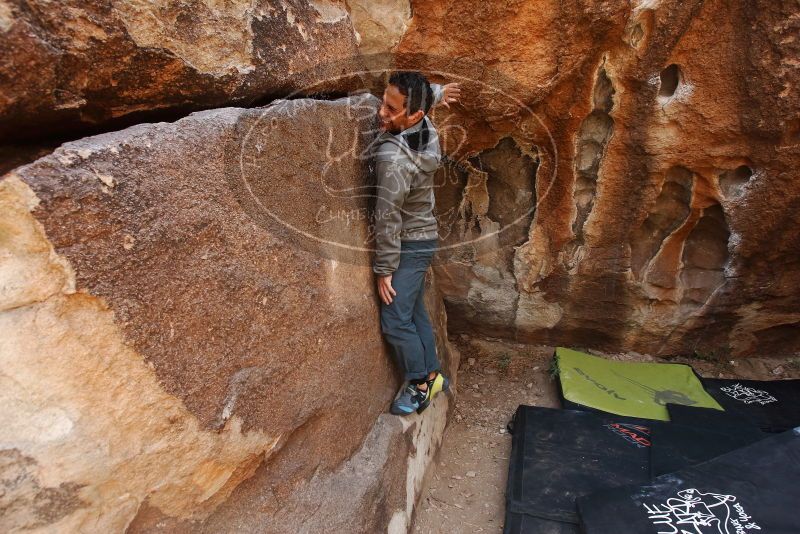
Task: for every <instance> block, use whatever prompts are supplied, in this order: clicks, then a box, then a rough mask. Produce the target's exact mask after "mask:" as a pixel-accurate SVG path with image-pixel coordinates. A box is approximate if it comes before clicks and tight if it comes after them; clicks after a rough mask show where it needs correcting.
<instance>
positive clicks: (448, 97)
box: [439, 82, 461, 109]
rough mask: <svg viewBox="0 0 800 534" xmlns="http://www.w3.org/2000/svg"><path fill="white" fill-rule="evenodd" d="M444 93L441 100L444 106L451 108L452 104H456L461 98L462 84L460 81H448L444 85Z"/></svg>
mask: <svg viewBox="0 0 800 534" xmlns="http://www.w3.org/2000/svg"><path fill="white" fill-rule="evenodd" d="M442 90H443V91H444V95H442V101H441V102H439V103H440V104H442V105H443V106H444V107H446V108H448V109H450V104H456V103H458V102H459V101H460V100H461V86H460V85H459V84H458V83H455V82H453V83H448V84H447V85H443V86H442Z"/></svg>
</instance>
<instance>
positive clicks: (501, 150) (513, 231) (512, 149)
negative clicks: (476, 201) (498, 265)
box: [470, 137, 539, 268]
mask: <svg viewBox="0 0 800 534" xmlns="http://www.w3.org/2000/svg"><path fill="white" fill-rule="evenodd" d="M470 162H471V163H472V165H473V166H474V167H475V168H476V169H480V170H481V171H484V172H486V173H488V178H487V180H486V188H487V190H488V191H489V209H488V211H487V213H486V215H487V216H488V217H489V219H491V220H492V221H494V222H496V223H499V225H500V226H499V229H500V230H501V232H500V235H499V239H500V243H499V244H500V246H501V247H503V248H504V250H505V252H507V253H508V254H507V256H508V257H507V260H508V267H509V268H513V265H512V262H513V256H514V253H513V252H514V251H513V248H511V246H512V245H521V244H522V243H524V242H525V241H526V240H527V237H528V229H529V228H530V225H531V221H532V219H533V208H534V206H535V204H536V189H535V185H536V171H537V168H538V165H539V163H538V160H536V159H534V158H531V157H530V156H528V155H527V154H524V153H523V152H522V150H521V149H520V148H519V146H518V145H517V143H516V142H515V141H514V139H512V138H511V137H505V138H503V139H502V140H501V141H500V142H499V143H498V144H497V146H495V147H494V148H491V149H489V150H485V151H484V152H481V154H480V155H478V156H477V157H475V158H473V159H471V160H470Z"/></svg>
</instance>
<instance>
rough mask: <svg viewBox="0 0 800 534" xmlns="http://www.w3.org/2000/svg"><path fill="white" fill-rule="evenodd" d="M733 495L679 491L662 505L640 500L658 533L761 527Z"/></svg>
mask: <svg viewBox="0 0 800 534" xmlns="http://www.w3.org/2000/svg"><path fill="white" fill-rule="evenodd" d="M737 500H738V499H737V498H736V496H734V495H722V494H719V493H702V492H700V491H699V490H696V489H694V488H691V489H685V490H681V491H679V492H678V493H677V497H672V498H669V499H667V501H666V502H665V503H663V504H647V503H642V506H644V508H645V510H646V511H647V517H648V519H650V522H651V523H653V526H655V527H657V528H658V532H659V534H667V533H669V534H677V533H681V534H747V533H748V532H751V531H760V530H761V527H760V526H758V524H756V523H755V522H754V521H753V518H752V516H749V515H748V514H747V512H745V509H744V506H742V505H741V504H740V503H738V502H737Z"/></svg>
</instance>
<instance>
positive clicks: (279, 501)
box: [0, 95, 458, 533]
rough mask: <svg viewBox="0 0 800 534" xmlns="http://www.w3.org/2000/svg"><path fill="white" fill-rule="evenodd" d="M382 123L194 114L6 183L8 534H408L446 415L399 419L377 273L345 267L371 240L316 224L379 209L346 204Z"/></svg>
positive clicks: (309, 112) (3, 438)
mask: <svg viewBox="0 0 800 534" xmlns="http://www.w3.org/2000/svg"><path fill="white" fill-rule="evenodd" d="M376 105H377V99H375V98H374V97H372V96H369V95H362V96H354V97H352V98H348V99H340V100H336V101H314V100H294V101H279V102H277V103H275V104H274V105H272V106H269V107H266V108H255V109H241V108H223V109H219V110H213V111H206V112H199V113H194V114H192V115H190V116H188V117H186V118H184V119H182V120H180V121H177V122H175V123H157V124H141V125H138V126H135V127H131V128H128V129H125V130H122V131H119V132H114V133H109V134H103V135H99V136H95V137H89V138H85V139H81V140H79V141H76V142H71V143H66V144H64V145H63V146H61V147H60V148H58V149H57V150H56V151H55V152H54V153H53V154H52V155H50V156H47V157H44V158H41V159H39V160H37V161H36V162H34V163H32V164H30V165H27V166H24V167H20V168H18V169H16V170H15V171H13V172H11V173H9V174H7V175H5V176H3V177H2V179H0V208H1V209H0V280H2V284H0V383H2V387H0V403H1V404H2V405H3V407H4V408H3V410H2V422H0V444H2V446H0V480H2V484H3V488H4V491H3V493H2V495H1V496H0V530H2V531H4V532H124V531H127V532H242V531H248V532H249V531H259V532H276V533H278V532H320V531H323V530H325V527H330V528H333V529H334V530H335V529H337V528H341V529H345V528H347V529H348V530H352V531H358V532H375V531H379V530H385V529H387V528H389V529H390V531H391V532H402V531H404V528H405V525H408V524H409V523H410V518H411V514H412V513H413V506H414V503H415V500H416V497H417V495H418V494H419V491H420V488H421V483H422V479H423V477H424V473H425V469H426V467H427V465H428V464H429V462H430V460H431V458H432V456H433V454H435V451H436V449H437V447H438V443H439V441H440V439H441V436H442V433H443V430H444V425H445V423H446V416H447V412H448V399H446V398H445V397H444V396H442V397H441V400H437V402H436V403H434V405H433V406H432V407H431V408H430V409H429V410H428V411H427V412H426V413H425V414H424V417H420V416H414V417H412V418H410V419H408V420H403V421H400V420H399V419H398V418H395V417H393V416H389V415H388V414H386V413H385V412H386V410H387V409H388V405H389V402H390V401H391V399H392V397H393V395H394V393H395V391H396V389H397V387H398V385H399V382H398V378H397V377H398V375H397V372H396V370H395V367H394V365H393V363H392V361H391V357H390V356H389V354H388V353H387V351H386V349H385V347H384V344H383V342H382V339H381V334H380V327H379V322H378V304H377V298H376V295H375V294H374V290H373V288H374V279H373V276H372V273H371V270H370V267H369V259H370V255H369V252H368V250H367V249H363V248H361V249H356V250H353V251H349V252H347V253H345V254H344V255H342V256H336V251H337V250H339V248H338V246H339V245H347V244H352V243H356V242H360V240H363V239H365V238H367V237H368V226H367V224H366V221H356V222H353V219H352V218H350V219H341V218H340V219H332V220H322V219H319V218H315V217H316V214H317V213H318V207H319V206H320V205H323V204H326V203H327V204H328V205H332V204H336V203H337V202H338V204H336V205H337V206H338V208H337V210H340V209H341V208H347V209H348V210H350V212H353V210H356V211H355V212H360V211H358V210H362V209H365V205H364V203H365V202H366V201H365V199H363V198H360V197H358V196H357V195H350V196H343V197H339V198H338V199H331V197H330V191H331V190H333V189H329V188H331V187H333V185H337V186H340V187H342V186H349V187H352V188H361V187H363V186H364V185H365V180H366V181H367V182H368V178H369V176H370V172H371V169H370V166H369V160H368V159H365V158H363V157H359V156H358V155H359V154H361V152H362V150H363V149H364V148H365V147H366V144H367V143H368V142H369V140H370V139H371V138H372V136H374V129H371V128H372V126H374V116H375V111H376ZM332 132H338V133H339V135H336V136H332V135H331V133H332ZM314 147H317V148H314ZM319 147H322V149H318V148H319ZM325 148H327V150H325ZM243 169H245V170H243ZM247 169H249V170H250V171H252V172H251V173H250V174H247V173H246V170H247ZM245 178H246V179H245ZM323 182H324V183H323ZM243 183H248V184H251V185H253V187H254V191H255V192H254V193H253V194H252V195H251V196H249V197H247V196H246V195H244V194H243V189H242V188H243V185H242V184H243ZM259 185H261V186H265V185H268V186H269V188H268V190H265V191H259V189H258V187H259ZM338 190H342V189H338ZM271 195H273V196H271ZM254 200H255V201H258V202H264V203H266V204H265V206H266V207H274V208H275V209H276V210H277V209H283V210H284V215H285V217H286V220H285V221H283V223H281V224H271V223H270V222H269V220H268V219H266V218H261V215H263V213H261V212H259V211H258V210H257V209H256V208H254V204H253V202H254ZM270 202H273V203H274V206H273V204H270ZM291 217H295V218H294V219H292V218H291ZM318 221H323V222H318ZM288 222H291V223H294V224H296V225H304V226H303V229H304V230H305V231H307V232H308V233H314V232H316V233H317V234H318V235H324V236H325V237H326V238H327V241H326V245H325V246H324V247H322V248H318V247H317V244H316V242H315V241H313V240H311V244H310V245H308V244H304V243H302V242H300V241H298V242H295V241H292V235H295V234H292V232H288V231H287V230H286V226H285V223H288ZM281 232H284V233H285V235H284V236H281V235H280V234H281ZM300 239H301V240H302V236H301V238H300ZM326 247H327V248H326ZM427 302H428V307H429V309H430V310H431V313H432V315H433V316H434V317H435V319H436V322H437V327H438V328H437V329H438V336H439V337H438V342H439V347H438V348H439V353H440V355H441V356H442V358H443V360H444V362H445V363H446V365H447V369H448V370H449V371H451V372H454V371H455V366H457V364H458V361H457V354H456V353H455V352H453V351H451V350H450V348H449V346H448V344H447V341H446V337H445V335H444V333H445V328H446V319H445V316H444V310H443V308H442V306H441V297H440V296H439V294H438V292H437V288H436V286H435V285H434V283H433V279H432V278H430V279H429V280H428V301H427ZM321 529H322V530H321ZM392 529H394V530H392Z"/></svg>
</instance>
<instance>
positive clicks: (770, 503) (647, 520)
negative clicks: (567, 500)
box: [577, 429, 800, 534]
mask: <svg viewBox="0 0 800 534" xmlns="http://www.w3.org/2000/svg"><path fill="white" fill-rule="evenodd" d="M798 480H800V429H796V430H791V431H788V432H784V433H783V434H779V435H774V436H770V437H768V438H766V439H763V440H761V441H759V442H757V443H754V444H752V445H749V446H747V447H744V448H741V449H737V450H735V451H733V452H730V453H728V454H725V455H723V456H720V457H717V458H715V459H713V460H709V461H708V462H704V463H702V464H699V465H696V466H694V467H689V468H686V469H682V470H680V471H678V472H676V473H672V474H669V475H664V476H660V477H658V478H657V479H655V480H654V481H653V482H652V483H651V484H648V485H633V486H629V487H625V488H617V489H612V490H606V491H602V492H599V493H595V494H593V495H589V496H585V497H579V498H578V499H577V504H578V509H579V513H580V519H581V527H582V528H583V532H584V533H585V534H609V533H612V532H615V533H616V532H635V533H637V534H639V533H642V534H645V533H652V534H659V533H669V534H683V533H688V534H755V533H758V534H761V533H769V534H798V532H800V519H798V517H797V506H798V503H800V484H798V483H797V481H798Z"/></svg>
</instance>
